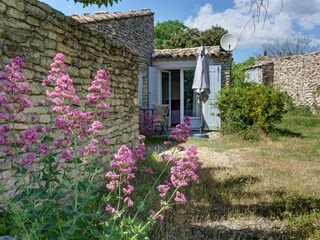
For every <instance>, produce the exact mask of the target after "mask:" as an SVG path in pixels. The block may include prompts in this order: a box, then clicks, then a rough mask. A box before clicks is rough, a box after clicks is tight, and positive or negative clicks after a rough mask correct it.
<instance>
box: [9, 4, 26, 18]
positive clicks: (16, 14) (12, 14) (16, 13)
mask: <svg viewBox="0 0 320 240" xmlns="http://www.w3.org/2000/svg"><path fill="white" fill-rule="evenodd" d="M8 2H10V1H8ZM5 15H6V16H7V17H11V18H14V19H20V20H24V19H25V18H26V15H25V13H23V12H20V11H18V10H17V9H15V8H11V7H8V8H7V11H6V12H5Z"/></svg>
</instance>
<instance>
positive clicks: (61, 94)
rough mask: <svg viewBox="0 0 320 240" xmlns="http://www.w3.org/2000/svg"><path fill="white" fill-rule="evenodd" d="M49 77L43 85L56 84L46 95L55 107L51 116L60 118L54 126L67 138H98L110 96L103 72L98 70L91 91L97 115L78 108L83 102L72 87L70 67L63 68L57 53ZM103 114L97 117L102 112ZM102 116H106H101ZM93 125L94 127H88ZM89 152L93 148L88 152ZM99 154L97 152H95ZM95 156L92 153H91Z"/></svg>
mask: <svg viewBox="0 0 320 240" xmlns="http://www.w3.org/2000/svg"><path fill="white" fill-rule="evenodd" d="M51 67H52V68H51V70H50V71H49V72H48V76H47V78H46V79H44V80H43V82H42V84H43V85H48V84H51V83H54V90H53V91H51V92H50V91H47V92H46V93H47V96H48V97H49V98H51V99H52V100H51V103H52V104H53V105H54V106H53V108H52V112H53V113H55V114H59V115H60V116H59V117H57V118H56V119H55V122H54V123H55V125H56V127H57V128H58V129H61V130H62V131H63V132H64V134H66V135H72V136H74V137H77V138H80V139H84V138H88V137H89V136H90V134H99V133H100V131H101V129H102V124H101V122H100V121H99V119H104V118H105V115H106V113H105V112H106V109H108V105H107V104H106V103H105V102H104V101H105V100H106V99H107V98H108V97H109V95H110V91H109V85H110V84H109V83H108V81H107V80H108V77H107V75H106V73H105V71H104V70H99V71H98V73H97V76H96V78H95V80H94V81H93V82H92V84H91V87H89V90H88V91H89V94H93V95H94V97H95V99H96V101H94V102H92V101H91V102H90V104H91V106H90V107H92V109H95V112H94V113H92V112H84V111H82V110H80V109H79V108H76V107H75V106H77V105H79V104H80V98H79V97H78V96H77V95H76V90H75V88H74V87H73V86H72V80H71V78H70V76H69V75H68V74H67V73H66V72H65V71H66V69H67V66H66V65H65V64H64V56H63V54H62V53H58V54H57V55H56V56H55V58H54V63H52V64H51ZM101 109H103V114H100V113H98V112H99V111H102V110H101ZM102 115H103V116H102ZM89 125H91V127H89ZM89 150H90V151H91V150H93V148H90V149H89ZM93 152H94V153H96V152H97V151H95V150H94V151H93ZM91 153H92V151H91Z"/></svg>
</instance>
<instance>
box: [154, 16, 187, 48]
mask: <svg viewBox="0 0 320 240" xmlns="http://www.w3.org/2000/svg"><path fill="white" fill-rule="evenodd" d="M187 28H188V27H187V26H185V25H184V24H183V23H182V22H179V21H178V20H168V21H165V22H162V23H160V22H158V23H157V24H156V26H155V27H154V46H155V48H156V49H163V48H164V44H165V42H166V41H168V40H169V39H170V38H171V37H172V36H174V35H175V34H177V33H178V32H180V31H184V30H186V29H187Z"/></svg>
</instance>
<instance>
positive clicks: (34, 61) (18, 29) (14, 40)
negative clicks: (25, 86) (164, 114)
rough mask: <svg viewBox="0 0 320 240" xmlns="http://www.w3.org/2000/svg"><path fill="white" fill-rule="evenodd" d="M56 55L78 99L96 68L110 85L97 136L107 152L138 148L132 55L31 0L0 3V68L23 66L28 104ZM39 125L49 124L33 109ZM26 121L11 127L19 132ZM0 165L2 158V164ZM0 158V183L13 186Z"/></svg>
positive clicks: (135, 65) (135, 72)
mask: <svg viewBox="0 0 320 240" xmlns="http://www.w3.org/2000/svg"><path fill="white" fill-rule="evenodd" d="M57 52H61V53H63V54H64V55H65V59H66V64H67V65H68V66H69V67H68V70H67V72H68V73H69V74H70V76H71V78H72V79H73V82H74V84H75V85H76V89H77V92H78V94H79V95H80V96H81V97H82V98H83V97H84V96H85V94H86V89H87V88H88V86H89V84H90V83H91V79H93V77H94V76H95V74H96V72H97V70H98V69H105V70H106V71H107V73H108V75H109V80H110V82H111V86H110V88H111V96H110V99H109V104H110V105H111V108H110V110H109V111H108V112H109V113H110V118H109V120H108V121H107V123H106V125H107V127H106V129H104V131H103V133H104V134H106V135H107V136H108V138H109V139H110V147H109V150H110V152H111V153H112V152H115V150H116V149H118V148H119V147H120V146H121V145H122V144H127V145H128V146H129V147H133V146H134V145H136V144H137V143H138V135H139V131H138V128H139V126H138V112H139V111H138V77H137V76H138V73H139V66H138V56H137V55H136V54H135V53H133V52H132V51H130V50H129V49H128V48H127V47H125V46H123V45H122V44H120V43H119V42H115V41H113V40H110V39H108V38H107V37H106V36H105V35H103V34H101V33H99V32H98V31H95V30H92V29H90V28H88V27H87V26H85V25H83V24H81V23H79V22H78V21H76V20H74V19H71V18H69V17H66V16H64V15H63V14H62V13H60V12H58V11H56V10H54V9H52V8H51V7H50V6H48V5H46V4H44V3H41V2H38V1H36V0H10V1H8V0H0V68H1V69H3V66H4V65H5V64H7V63H8V62H9V60H10V58H12V57H15V56H17V55H19V56H21V57H22V58H23V59H24V61H25V62H26V73H25V76H26V77H27V79H28V82H29V86H30V87H31V92H30V98H31V99H32V101H33V102H34V103H36V102H37V101H38V100H39V99H42V98H43V96H44V90H45V89H44V88H43V87H42V85H41V81H42V80H43V79H44V78H45V77H46V75H47V72H48V70H49V69H50V64H51V63H52V62H53V57H54V56H55V55H56V53H57ZM28 113H29V114H37V115H38V116H39V119H40V123H42V124H46V123H48V122H49V119H50V117H49V112H48V111H47V110H46V109H45V108H42V107H34V108H32V109H31V110H29V111H28ZM28 125H30V123H29V122H27V121H24V122H21V123H20V124H17V128H18V129H25V128H26V127H27V126H28ZM2 160H3V159H2ZM2 160H1V158H0V181H1V182H2V183H3V184H4V185H6V187H7V188H8V187H10V186H13V183H14V180H13V179H12V178H11V177H12V176H13V173H12V172H11V171H10V168H11V165H10V163H9V164H5V165H4V164H3V161H2Z"/></svg>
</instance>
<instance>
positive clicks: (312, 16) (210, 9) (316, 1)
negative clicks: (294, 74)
mask: <svg viewBox="0 0 320 240" xmlns="http://www.w3.org/2000/svg"><path fill="white" fill-rule="evenodd" d="M233 2H234V6H233V8H228V9H226V10H224V11H222V12H215V11H214V6H213V5H212V4H211V3H206V4H205V5H203V6H202V7H200V8H199V10H198V12H197V14H196V16H190V17H188V19H187V20H185V22H184V23H185V25H187V26H189V27H195V28H198V29H200V30H205V29H208V28H210V27H211V26H213V25H216V24H218V25H220V26H222V27H224V28H225V29H227V30H228V31H229V33H231V34H234V35H236V36H238V38H239V40H240V41H239V47H260V46H261V45H262V44H263V43H265V42H268V41H271V40H272V39H274V38H285V37H288V36H289V35H292V34H294V33H295V32H306V31H309V32H310V30H312V29H314V28H316V27H319V26H320V14H319V12H320V0H308V3H306V2H305V1H301V0H283V5H282V3H281V1H280V0H270V2H269V6H268V15H267V18H266V20H265V21H263V19H264V16H263V14H264V13H261V14H262V15H261V22H260V23H258V24H257V25H256V26H255V27H254V24H253V22H252V21H250V19H251V13H250V1H248V0H234V1H233ZM297 26H298V27H299V28H297ZM316 41H317V42H320V40H316Z"/></svg>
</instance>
